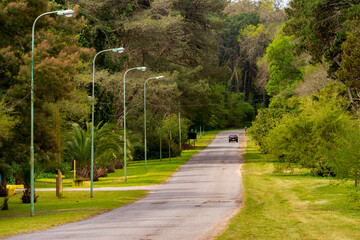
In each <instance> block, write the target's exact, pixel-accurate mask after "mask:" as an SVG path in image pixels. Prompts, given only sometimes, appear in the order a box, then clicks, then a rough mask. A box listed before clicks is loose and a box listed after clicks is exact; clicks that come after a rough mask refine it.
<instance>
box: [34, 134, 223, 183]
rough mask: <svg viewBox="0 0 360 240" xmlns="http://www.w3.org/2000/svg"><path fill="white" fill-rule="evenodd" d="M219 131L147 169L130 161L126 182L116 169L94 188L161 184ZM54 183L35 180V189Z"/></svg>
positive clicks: (52, 180)
mask: <svg viewBox="0 0 360 240" xmlns="http://www.w3.org/2000/svg"><path fill="white" fill-rule="evenodd" d="M221 131H223V130H217V131H209V132H206V133H205V136H202V137H201V138H198V139H197V142H196V148H194V149H191V150H185V151H183V152H182V154H181V156H179V157H174V158H171V161H169V159H168V158H163V159H162V161H160V160H159V159H152V160H148V161H147V169H145V164H144V161H130V162H128V167H127V182H125V180H124V169H116V171H115V173H110V174H108V176H107V177H104V178H99V181H96V182H94V187H95V188H96V187H128V186H144V185H152V184H160V183H163V182H165V181H166V180H167V179H169V177H171V176H172V174H173V173H174V172H175V171H176V170H177V169H179V167H180V166H181V165H183V164H184V163H186V162H187V161H188V160H189V159H190V158H191V157H192V156H193V155H195V154H196V153H197V152H199V151H200V150H202V149H204V148H206V147H207V146H208V145H209V144H210V142H211V141H212V140H213V139H214V138H215V136H216V134H217V133H219V132H221ZM55 181H56V180H55V178H43V179H37V180H36V182H35V188H55ZM72 182H73V179H72V178H71V179H64V181H63V187H64V188H72V187H73V186H72ZM76 188H79V187H76ZM84 188H89V187H84Z"/></svg>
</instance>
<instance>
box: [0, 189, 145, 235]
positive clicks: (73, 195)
mask: <svg viewBox="0 0 360 240" xmlns="http://www.w3.org/2000/svg"><path fill="white" fill-rule="evenodd" d="M146 194H147V191H142V190H141V191H114V192H108V191H106V192H95V193H94V198H90V196H89V192H88V191H86V192H64V197H63V198H61V199H58V198H56V197H55V192H36V195H39V198H38V201H37V202H36V203H35V216H34V217H30V204H22V203H21V200H20V197H21V194H20V193H18V194H16V195H14V196H12V197H10V199H9V210H6V211H0V238H4V237H8V236H12V235H17V234H21V233H27V232H31V231H40V230H44V229H47V228H51V227H54V226H58V225H61V224H65V223H70V222H76V221H80V220H83V219H86V218H89V217H91V216H94V215H97V214H100V213H104V212H107V211H110V210H112V209H114V208H118V207H121V206H123V205H125V204H128V203H132V202H135V201H136V200H138V199H140V198H143V197H144V196H145V195H146ZM2 202H3V198H0V204H2Z"/></svg>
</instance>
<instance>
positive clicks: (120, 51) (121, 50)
mask: <svg viewBox="0 0 360 240" xmlns="http://www.w3.org/2000/svg"><path fill="white" fill-rule="evenodd" d="M124 51H125V49H124V48H123V47H121V48H114V49H113V52H117V53H123V52H124Z"/></svg>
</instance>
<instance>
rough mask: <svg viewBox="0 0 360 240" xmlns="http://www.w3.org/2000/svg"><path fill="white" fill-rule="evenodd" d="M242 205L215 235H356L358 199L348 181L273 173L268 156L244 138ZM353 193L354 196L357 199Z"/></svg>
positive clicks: (297, 172) (298, 172) (359, 234)
mask: <svg viewBox="0 0 360 240" xmlns="http://www.w3.org/2000/svg"><path fill="white" fill-rule="evenodd" d="M246 152H247V153H246V154H245V155H244V158H245V164H244V165H243V167H242V176H243V184H244V188H245V196H244V206H243V208H242V210H241V211H240V213H239V214H238V215H236V216H235V217H234V218H233V219H232V220H231V223H230V225H229V228H228V229H227V230H226V231H225V232H224V233H223V234H222V235H220V236H218V237H217V239H221V240H223V239H324V240H325V239H360V224H359V223H360V202H359V201H356V198H354V197H352V196H351V195H356V194H355V193H356V189H355V188H354V187H353V186H352V185H353V183H352V182H342V183H340V182H338V181H336V180H334V179H330V178H327V179H324V178H319V177H311V176H310V175H309V174H306V173H305V172H304V170H303V169H295V170H294V172H293V173H286V174H284V173H282V174H279V173H274V164H275V162H274V160H273V159H270V158H269V157H268V156H266V155H264V154H261V153H260V152H259V150H258V148H257V147H256V146H255V145H254V143H253V142H251V141H249V142H248V147H247V148H246ZM359 193H360V192H357V200H360V195H359Z"/></svg>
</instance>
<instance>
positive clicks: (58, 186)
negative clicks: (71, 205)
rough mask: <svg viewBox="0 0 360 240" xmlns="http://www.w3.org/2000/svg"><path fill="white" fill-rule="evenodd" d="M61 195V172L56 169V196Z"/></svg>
mask: <svg viewBox="0 0 360 240" xmlns="http://www.w3.org/2000/svg"><path fill="white" fill-rule="evenodd" d="M62 196H63V183H62V173H61V171H60V169H58V170H57V178H56V197H58V198H62Z"/></svg>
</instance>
